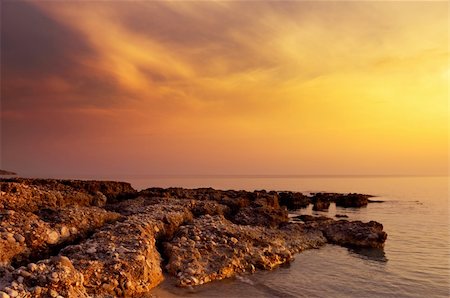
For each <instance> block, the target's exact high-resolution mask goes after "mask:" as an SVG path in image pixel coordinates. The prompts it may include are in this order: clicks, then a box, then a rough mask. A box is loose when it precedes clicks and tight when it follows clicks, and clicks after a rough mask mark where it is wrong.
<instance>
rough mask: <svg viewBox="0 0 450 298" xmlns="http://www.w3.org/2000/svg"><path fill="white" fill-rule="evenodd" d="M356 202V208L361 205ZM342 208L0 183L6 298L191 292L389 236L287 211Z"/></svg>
mask: <svg viewBox="0 0 450 298" xmlns="http://www.w3.org/2000/svg"><path fill="white" fill-rule="evenodd" d="M319 196H322V197H321V198H323V197H324V195H319ZM347 196H348V195H347ZM350 197H351V200H350V203H349V204H350V205H359V203H358V202H359V201H358V200H357V199H354V197H355V198H356V195H352V196H350ZM329 198H331V199H329ZM338 200H339V196H338V195H336V194H334V195H333V196H331V195H330V196H328V195H327V196H326V198H325V199H320V200H319V199H318V195H317V194H315V195H313V196H306V195H303V194H300V193H295V192H274V191H271V192H266V191H254V192H247V191H234V190H228V191H222V190H214V189H212V188H201V189H182V188H168V189H162V188H149V189H146V190H143V191H141V192H137V191H135V190H134V189H133V188H132V187H131V186H130V185H129V184H128V183H123V182H105V181H79V180H52V179H22V178H16V179H0V297H6V298H7V297H91V296H94V297H129V296H139V295H142V294H144V293H147V292H149V291H150V290H151V288H153V287H155V286H157V285H158V284H159V283H160V282H161V281H162V279H163V272H167V273H168V274H171V275H173V276H174V277H175V278H176V279H177V280H178V284H179V285H180V286H192V285H199V284H203V283H207V282H211V281H214V280H219V279H223V278H228V277H231V276H234V275H236V274H242V273H246V272H248V273H251V272H253V271H255V270H257V269H272V268H274V267H276V266H278V265H280V264H283V263H286V262H290V261H291V260H292V259H293V258H294V255H295V254H296V253H298V252H301V251H303V250H305V249H310V248H318V247H320V246H322V245H324V244H325V243H327V242H328V243H333V244H337V245H344V246H351V247H377V248H379V247H382V246H383V244H384V242H385V240H386V233H385V232H383V226H382V225H381V224H379V223H376V222H369V223H362V222H359V221H347V220H339V221H336V220H333V219H330V218H326V217H312V216H299V221H298V222H290V221H289V218H288V212H287V208H289V209H290V208H298V207H299V206H303V207H304V206H305V204H306V205H307V204H310V203H311V202H314V203H315V204H316V205H317V207H316V208H322V209H323V208H325V209H326V208H327V206H325V207H320V206H319V205H320V204H323V202H326V203H328V204H329V202H336V203H337V202H338ZM357 201H358V202H357ZM319 202H322V203H320V204H319ZM325 205H326V204H325Z"/></svg>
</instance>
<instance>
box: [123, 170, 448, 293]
mask: <svg viewBox="0 0 450 298" xmlns="http://www.w3.org/2000/svg"><path fill="white" fill-rule="evenodd" d="M123 180H125V181H129V182H131V183H132V184H133V186H134V187H136V188H144V187H149V186H161V187H169V186H182V187H214V188H218V189H245V190H254V189H266V190H292V191H303V192H308V191H311V192H315V191H328V192H359V193H368V194H373V195H377V196H379V197H378V198H377V200H378V199H379V200H385V201H386V202H384V203H371V204H369V206H368V207H367V208H361V209H350V208H347V209H345V208H340V207H337V208H336V206H335V205H334V204H332V206H331V207H330V210H329V211H328V212H313V211H312V208H311V207H310V208H308V209H305V210H300V211H299V212H297V213H302V214H304V213H306V214H313V213H314V214H321V215H326V216H330V217H332V216H334V215H335V214H336V213H338V214H346V215H348V217H349V219H350V220H363V221H369V220H376V221H379V222H381V223H382V224H383V225H384V229H385V231H386V232H387V233H388V239H387V241H386V244H385V248H384V250H375V249H366V250H359V251H355V250H349V249H347V248H343V247H340V246H335V245H326V246H324V247H322V248H320V249H317V250H309V251H305V252H303V253H300V254H298V255H297V256H296V260H295V261H294V262H292V263H291V264H289V265H288V266H284V267H281V268H278V269H276V270H274V271H271V272H261V271H259V272H257V273H256V274H253V275H244V276H241V277H237V278H234V279H230V280H226V281H219V282H213V283H210V284H207V285H204V286H199V287H195V288H194V289H179V288H176V287H174V286H173V280H171V279H170V278H168V279H167V280H166V281H165V282H164V283H163V284H162V285H161V286H160V287H158V288H157V289H155V290H154V291H152V294H154V295H156V296H157V297H185V296H191V297H245V296H253V297H349V296H351V297H394V296H395V297H449V296H450V290H449V289H450V275H449V260H450V252H449V240H450V238H449V225H448V224H449V217H448V216H449V205H448V194H449V193H448V182H449V179H448V177H372V178H367V177H364V178H332V177H329V178H305V177H297V178H296V177H284V178H283V177H278V178H270V177H266V178H235V177H227V178H205V177H201V178H155V177H153V178H148V177H147V178H145V177H138V178H136V177H134V178H128V179H127V178H125V179H123Z"/></svg>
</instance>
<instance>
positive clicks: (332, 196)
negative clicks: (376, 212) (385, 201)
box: [311, 192, 372, 208]
mask: <svg viewBox="0 0 450 298" xmlns="http://www.w3.org/2000/svg"><path fill="white" fill-rule="evenodd" d="M370 197H372V196H371V195H366V194H358V193H349V194H341V193H327V192H319V193H313V194H312V198H311V200H312V202H316V201H318V200H320V201H329V202H334V203H336V206H339V207H344V208H360V207H365V206H367V204H368V203H369V198H370Z"/></svg>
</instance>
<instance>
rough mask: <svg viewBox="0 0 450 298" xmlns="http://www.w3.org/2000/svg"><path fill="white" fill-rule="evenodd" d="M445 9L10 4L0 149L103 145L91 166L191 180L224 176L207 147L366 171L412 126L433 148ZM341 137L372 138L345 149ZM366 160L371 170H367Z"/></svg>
mask: <svg viewBox="0 0 450 298" xmlns="http://www.w3.org/2000/svg"><path fill="white" fill-rule="evenodd" d="M447 7H448V4H447V3H438V2H433V3H425V2H424V3H412V2H408V3H398V2H395V3H394V2H380V3H378V2H363V3H360V2H308V1H307V2H296V1H281V2H277V1H256V2H254V1H252V2H246V1H207V2H205V1H198V2H195V1H194V2H192V1H189V2H180V1H132V2H129V1H77V2H75V1H64V2H61V1H32V2H9V1H8V2H6V3H5V5H3V7H2V8H3V15H2V55H3V56H2V58H3V61H5V63H2V99H3V107H2V119H3V124H4V125H3V126H4V129H3V130H4V136H5V137H4V138H5V139H7V140H8V141H9V142H8V145H7V146H6V150H5V151H6V152H7V153H6V156H7V157H8V156H12V153H11V152H12V151H14V150H15V148H18V147H24V148H25V147H26V146H27V144H29V143H30V142H37V141H38V140H39V139H41V140H45V141H46V142H48V145H46V146H44V145H43V148H41V149H40V150H41V151H42V152H44V153H45V152H47V151H51V148H50V147H51V146H54V147H55V148H59V149H60V150H63V151H65V152H71V154H72V155H73V156H78V153H77V152H81V151H83V150H81V151H80V149H79V148H80V147H83V145H85V146H87V147H89V146H93V148H94V149H95V148H97V147H98V148H103V147H102V146H101V145H99V142H100V144H108V145H107V148H109V149H108V150H110V151H109V153H105V154H102V153H101V152H97V151H95V150H99V149H95V150H94V151H95V152H94V151H93V152H92V153H89V154H91V155H90V156H91V158H92V156H94V155H95V156H96V157H98V158H99V159H102V158H103V156H106V155H108V160H109V161H111V160H114V158H115V157H114V156H115V155H114V154H113V153H117V154H119V153H118V152H119V151H120V152H122V153H120V154H119V155H118V156H123V152H125V151H126V150H128V151H130V152H132V153H130V155H131V156H132V157H130V158H129V159H127V161H128V162H131V161H133V162H134V164H137V165H138V166H141V164H142V166H144V165H148V164H151V163H152V162H156V161H158V162H159V164H160V169H162V168H163V167H164V165H165V166H167V167H168V168H171V169H174V170H176V168H177V163H180V164H185V165H187V166H186V167H187V168H186V170H185V171H187V172H189V171H190V170H192V171H194V170H195V169H194V168H195V163H196V162H197V163H198V164H199V165H201V166H199V167H201V168H204V169H207V170H208V171H213V170H214V169H213V166H211V165H215V166H216V167H217V168H219V170H217V172H220V167H223V168H226V169H228V170H230V171H231V169H230V168H229V165H230V164H231V163H229V161H228V162H227V161H224V162H222V161H221V160H220V158H219V157H217V156H216V157H215V156H214V154H215V153H214V152H216V151H217V153H216V154H217V155H218V156H227V158H228V159H233V160H235V161H238V162H236V163H237V164H240V163H243V164H245V165H246V166H245V167H244V166H243V168H242V169H237V170H236V171H237V172H239V171H240V172H243V171H245V170H247V168H251V164H253V166H254V168H255V169H263V168H267V169H272V170H273V171H278V172H283V170H282V169H281V170H277V169H278V167H277V164H280V165H281V164H282V165H284V166H286V167H288V168H289V171H291V172H295V171H296V168H301V167H302V165H308V166H307V169H309V170H314V167H315V165H316V164H319V165H320V167H319V168H321V169H322V168H323V169H326V168H327V165H326V163H324V162H322V161H324V160H326V161H327V163H330V164H333V166H332V168H333V170H335V171H338V170H339V169H338V166H339V165H343V164H345V162H346V161H347V162H350V161H351V160H352V158H358V160H359V161H360V162H361V163H363V161H364V160H368V159H369V157H370V158H372V157H374V156H375V157H377V155H376V154H377V152H378V151H380V152H381V151H383V150H382V149H383V142H381V140H383V139H384V140H389V141H390V142H399V141H398V140H403V142H404V144H403V145H402V144H396V145H395V146H396V148H397V149H396V150H397V151H395V150H393V152H394V151H395V152H400V153H398V156H400V157H401V156H402V154H401V152H404V151H405V150H409V149H408V148H412V147H414V146H419V143H420V142H422V139H421V137H420V136H419V134H418V135H414V133H413V132H414V131H420V132H423V133H425V131H426V130H429V131H433V132H434V133H435V138H434V139H433V144H434V145H433V146H435V148H442V146H441V145H442V142H441V139H442V131H443V128H442V127H443V123H444V124H445V121H444V120H445V119H444V118H445V116H443V114H442V108H441V107H442V105H443V103H445V98H444V97H443V94H446V88H447V87H446V81H445V78H446V76H445V74H446V73H448V68H447V69H446V66H445V65H447V64H445V63H446V61H448V49H447V41H448V28H447V22H448V14H447V10H446V8H447ZM405 111H408V113H405ZM425 123H428V124H427V126H426V127H427V129H425V131H424V130H422V129H421V127H424V124H425ZM405 127H407V129H405ZM405 131H407V133H405ZM143 136H148V137H143ZM364 136H367V138H371V137H373V139H371V140H367V139H365V138H364ZM374 139H375V140H378V141H373V140H374ZM31 140H32V141H31ZM353 142H357V143H358V144H368V145H367V146H366V145H364V146H363V145H359V147H358V146H356V147H358V148H356V147H354V148H353V147H352V148H350V149H349V148H348V144H351V143H353ZM50 144H51V145H50ZM92 144H97V145H95V146H94V145H92ZM71 145H73V146H71ZM395 146H394V147H395ZM73 148H78V149H77V150H78V151H76V150H75V149H73ZM124 148H127V149H126V150H125V149H124ZM328 148H336V152H329V150H328ZM417 148H419V147H417ZM86 150H87V149H86ZM121 150H122V151H121ZM436 150H437V149H436ZM439 150H440V149H439ZM24 151H26V150H25V149H24ZM259 151H261V152H259ZM249 152H252V158H251V160H252V161H251V162H250V161H249V160H250V158H249V157H248V155H249ZM255 152H259V153H258V154H256V153H255ZM383 152H384V151H383ZM439 152H440V151H439ZM44 153H43V154H44ZM416 153H417V152H416ZM46 154H48V153H45V154H44V155H46ZM80 154H81V153H80ZM83 154H88V153H86V152H85V151H83ZM89 154H88V155H89ZM383 154H384V155H389V154H387V153H386V152H384V153H383ZM417 154H419V153H417ZM439 154H440V153H439ZM197 155H198V156H197ZM403 155H404V156H406V154H403ZM410 155H414V154H410ZM183 156H188V157H183ZM194 156H197V157H195V158H194ZM334 157H336V159H339V160H342V162H341V161H333V158H334ZM394 157H395V156H394ZM394 157H392V158H391V159H395V158H394ZM49 158H50V157H49ZM80 158H81V159H83V158H84V157H83V156H80ZM105 158H106V157H105ZM137 158H140V159H142V160H143V162H142V163H139V162H136V160H135V159H137ZM202 158H203V159H204V160H202ZM7 159H9V160H17V158H7ZM188 159H189V160H188ZM379 159H382V158H381V157H377V158H376V160H379ZM90 162H91V160H90ZM105 163H107V162H106V161H105V160H102V161H101V162H100V161H99V165H104V164H105ZM123 163H124V164H125V160H124V161H123ZM258 163H260V164H263V163H267V164H268V165H267V167H262V166H260V165H259V164H258ZM291 164H292V165H291ZM369 164H370V165H369ZM424 164H425V162H424ZM435 164H436V163H435ZM72 166H73V167H76V166H75V165H71V167H72ZM374 167H375V165H374V164H373V163H370V162H367V167H366V169H374ZM388 167H390V165H388ZM436 167H437V166H436ZM10 168H15V167H14V166H12V167H10ZM123 168H126V165H123ZM249 171H250V172H251V170H249ZM305 171H307V170H305ZM324 171H325V170H324Z"/></svg>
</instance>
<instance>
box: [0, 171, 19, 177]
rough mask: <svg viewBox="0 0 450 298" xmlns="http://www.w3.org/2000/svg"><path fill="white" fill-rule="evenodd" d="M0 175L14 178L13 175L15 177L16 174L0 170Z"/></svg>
mask: <svg viewBox="0 0 450 298" xmlns="http://www.w3.org/2000/svg"><path fill="white" fill-rule="evenodd" d="M0 175H2V176H15V175H17V173H14V172H10V171H5V170H0Z"/></svg>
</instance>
